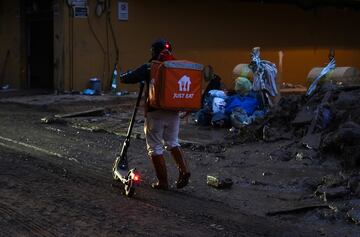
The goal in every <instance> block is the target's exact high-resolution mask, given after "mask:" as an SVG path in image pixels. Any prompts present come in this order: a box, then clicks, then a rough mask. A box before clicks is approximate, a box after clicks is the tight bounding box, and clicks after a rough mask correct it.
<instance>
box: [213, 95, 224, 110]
mask: <svg viewBox="0 0 360 237" xmlns="http://www.w3.org/2000/svg"><path fill="white" fill-rule="evenodd" d="M225 106H226V102H225V99H223V98H220V97H215V98H214V99H213V106H212V111H213V113H225Z"/></svg>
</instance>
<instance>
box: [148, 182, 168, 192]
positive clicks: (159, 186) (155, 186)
mask: <svg viewBox="0 0 360 237" xmlns="http://www.w3.org/2000/svg"><path fill="white" fill-rule="evenodd" d="M151 187H152V188H153V189H160V190H169V185H168V184H161V183H159V182H156V183H152V184H151Z"/></svg>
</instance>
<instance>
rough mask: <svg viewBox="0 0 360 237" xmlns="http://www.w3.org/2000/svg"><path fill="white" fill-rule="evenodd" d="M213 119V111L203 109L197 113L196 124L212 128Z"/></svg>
mask: <svg viewBox="0 0 360 237" xmlns="http://www.w3.org/2000/svg"><path fill="white" fill-rule="evenodd" d="M211 117H212V116H211V111H210V110H209V109H201V110H199V111H197V112H196V113H195V118H194V120H195V124H196V125H199V126H210V125H211Z"/></svg>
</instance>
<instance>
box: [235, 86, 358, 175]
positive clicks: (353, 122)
mask: <svg viewBox="0 0 360 237" xmlns="http://www.w3.org/2000/svg"><path fill="white" fill-rule="evenodd" d="M358 101H360V87H359V86H348V87H344V86H336V85H333V84H330V83H327V84H324V85H322V86H321V87H319V88H318V89H317V91H316V92H315V93H314V94H313V95H311V96H309V97H308V96H306V95H289V96H285V97H283V98H281V100H280V101H279V103H278V104H277V105H276V106H275V107H274V108H272V109H271V110H270V111H269V112H268V113H267V116H266V117H265V118H259V119H257V120H256V121H254V122H253V123H252V124H250V125H249V126H246V127H244V128H242V129H240V130H234V129H232V130H230V134H229V138H231V139H233V140H234V141H235V142H249V141H257V140H264V141H267V142H273V141H276V140H284V139H285V140H294V141H295V142H294V143H293V144H292V145H291V146H290V147H287V148H286V149H282V152H285V153H291V152H290V151H292V153H294V152H293V150H294V149H291V148H292V147H293V146H296V145H297V147H299V145H300V146H301V147H302V148H304V149H305V150H308V151H311V152H315V153H316V154H317V155H319V156H320V157H321V158H326V157H329V156H332V157H336V158H339V159H342V161H343V162H344V166H345V167H346V168H354V167H360V104H359V103H358ZM288 155H289V154H288ZM291 156H293V157H294V158H298V157H299V154H291ZM315 156H316V155H315ZM313 158H314V157H313Z"/></svg>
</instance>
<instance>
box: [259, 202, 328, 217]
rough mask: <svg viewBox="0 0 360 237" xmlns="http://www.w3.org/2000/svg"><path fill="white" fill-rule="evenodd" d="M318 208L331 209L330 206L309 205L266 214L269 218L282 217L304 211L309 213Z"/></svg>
mask: <svg viewBox="0 0 360 237" xmlns="http://www.w3.org/2000/svg"><path fill="white" fill-rule="evenodd" d="M316 208H330V207H329V205H328V204H308V205H300V206H298V207H294V208H289V209H283V210H278V211H269V212H267V213H266V215H268V216H275V215H282V214H291V213H298V212H303V211H309V210H312V209H316Z"/></svg>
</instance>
